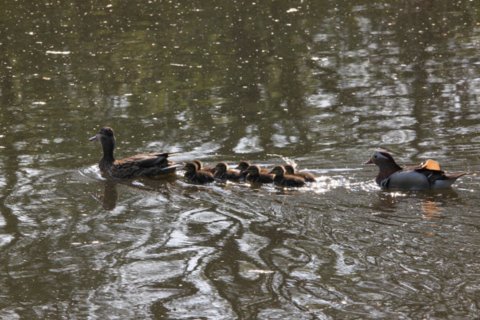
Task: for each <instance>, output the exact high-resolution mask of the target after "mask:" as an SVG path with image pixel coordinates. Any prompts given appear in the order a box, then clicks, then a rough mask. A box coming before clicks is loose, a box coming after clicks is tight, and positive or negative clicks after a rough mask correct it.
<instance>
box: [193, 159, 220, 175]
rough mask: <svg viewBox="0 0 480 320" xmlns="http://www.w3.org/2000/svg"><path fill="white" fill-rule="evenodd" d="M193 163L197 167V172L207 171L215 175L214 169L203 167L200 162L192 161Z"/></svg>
mask: <svg viewBox="0 0 480 320" xmlns="http://www.w3.org/2000/svg"><path fill="white" fill-rule="evenodd" d="M192 162H193V163H195V164H196V165H197V167H198V170H203V171H208V172H210V173H212V174H214V173H215V168H212V167H205V166H204V165H203V163H202V161H200V160H192Z"/></svg>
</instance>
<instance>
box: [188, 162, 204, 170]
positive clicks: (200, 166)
mask: <svg viewBox="0 0 480 320" xmlns="http://www.w3.org/2000/svg"><path fill="white" fill-rule="evenodd" d="M191 163H193V164H194V165H195V166H196V167H197V170H202V168H203V163H202V161H200V160H193V161H192V162H191Z"/></svg>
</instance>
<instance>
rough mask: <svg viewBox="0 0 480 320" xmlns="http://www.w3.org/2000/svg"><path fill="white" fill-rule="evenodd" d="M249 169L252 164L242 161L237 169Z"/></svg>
mask: <svg viewBox="0 0 480 320" xmlns="http://www.w3.org/2000/svg"><path fill="white" fill-rule="evenodd" d="M248 167H250V163H249V162H248V161H240V162H239V163H238V165H237V167H236V169H238V170H240V171H242V172H243V171H245V170H247V169H248Z"/></svg>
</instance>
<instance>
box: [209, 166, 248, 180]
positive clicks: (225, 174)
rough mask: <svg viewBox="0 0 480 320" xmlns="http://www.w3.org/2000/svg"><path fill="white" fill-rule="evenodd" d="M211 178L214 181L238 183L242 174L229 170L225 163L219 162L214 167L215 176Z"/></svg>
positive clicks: (238, 171)
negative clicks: (213, 178)
mask: <svg viewBox="0 0 480 320" xmlns="http://www.w3.org/2000/svg"><path fill="white" fill-rule="evenodd" d="M213 176H214V177H215V179H218V180H221V181H227V180H231V181H238V180H240V179H242V173H241V172H240V170H236V169H229V168H228V165H227V164H226V163H225V162H220V163H218V164H217V165H216V166H215V174H214V175H213Z"/></svg>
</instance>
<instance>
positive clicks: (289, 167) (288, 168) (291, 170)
mask: <svg viewBox="0 0 480 320" xmlns="http://www.w3.org/2000/svg"><path fill="white" fill-rule="evenodd" d="M283 167H284V168H285V173H286V174H295V169H294V168H293V166H292V165H291V164H286V165H284V166H283ZM274 169H275V168H274Z"/></svg>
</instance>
